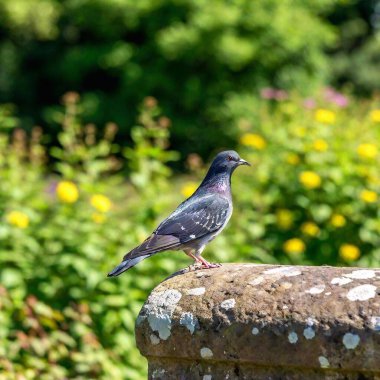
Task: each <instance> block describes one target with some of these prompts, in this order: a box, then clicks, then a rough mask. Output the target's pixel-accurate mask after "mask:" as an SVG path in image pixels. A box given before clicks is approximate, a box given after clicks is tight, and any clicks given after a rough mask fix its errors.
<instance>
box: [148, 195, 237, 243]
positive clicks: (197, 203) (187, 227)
mask: <svg viewBox="0 0 380 380" xmlns="http://www.w3.org/2000/svg"><path fill="white" fill-rule="evenodd" d="M229 210H230V203H229V202H228V200H227V199H226V198H224V197H222V196H220V195H218V194H212V195H205V196H203V197H200V198H198V197H195V198H192V199H190V200H189V202H186V203H184V204H182V205H181V206H180V207H179V208H178V209H177V210H176V211H174V212H173V214H171V215H170V216H169V217H168V218H167V219H166V220H164V221H163V222H162V223H161V224H160V225H159V226H158V228H157V229H156V230H155V231H154V234H155V235H157V236H160V235H166V236H175V237H176V238H178V239H179V241H180V242H181V244H183V243H186V242H189V241H191V240H195V239H199V238H201V237H203V236H205V235H207V234H210V233H212V232H215V231H217V230H218V229H220V228H221V227H222V226H223V225H224V224H225V222H226V220H227V218H228V216H229Z"/></svg>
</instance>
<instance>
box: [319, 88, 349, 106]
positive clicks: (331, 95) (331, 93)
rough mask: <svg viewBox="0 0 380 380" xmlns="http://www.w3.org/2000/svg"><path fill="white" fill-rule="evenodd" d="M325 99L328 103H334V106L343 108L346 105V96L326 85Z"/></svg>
mask: <svg viewBox="0 0 380 380" xmlns="http://www.w3.org/2000/svg"><path fill="white" fill-rule="evenodd" d="M324 95H325V100H327V101H328V102H330V103H334V104H335V105H336V106H338V107H341V108H344V107H347V106H348V103H349V101H348V98H347V97H346V96H344V95H343V94H342V93H340V92H338V91H336V90H334V89H333V88H332V87H327V88H326V89H325V93H324Z"/></svg>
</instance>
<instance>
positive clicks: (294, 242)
mask: <svg viewBox="0 0 380 380" xmlns="http://www.w3.org/2000/svg"><path fill="white" fill-rule="evenodd" d="M283 248H284V251H285V252H286V253H303V252H304V251H305V249H306V246H305V243H304V242H303V241H302V240H301V239H297V238H293V239H289V240H287V241H286V242H285V243H284V245H283Z"/></svg>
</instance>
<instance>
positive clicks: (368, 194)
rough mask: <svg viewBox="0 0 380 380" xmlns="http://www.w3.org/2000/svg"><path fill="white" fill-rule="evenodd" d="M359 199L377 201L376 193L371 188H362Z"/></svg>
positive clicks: (368, 201) (369, 201)
mask: <svg viewBox="0 0 380 380" xmlns="http://www.w3.org/2000/svg"><path fill="white" fill-rule="evenodd" d="M360 199H361V200H362V201H364V202H366V203H374V202H376V201H377V193H375V192H374V191H372V190H362V191H361V193H360Z"/></svg>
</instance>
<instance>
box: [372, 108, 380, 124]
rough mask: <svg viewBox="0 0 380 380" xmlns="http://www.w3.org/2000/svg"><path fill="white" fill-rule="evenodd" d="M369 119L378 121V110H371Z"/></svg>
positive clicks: (379, 115)
mask: <svg viewBox="0 0 380 380" xmlns="http://www.w3.org/2000/svg"><path fill="white" fill-rule="evenodd" d="M371 120H372V121H373V122H374V123H380V110H373V111H372V112H371Z"/></svg>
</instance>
